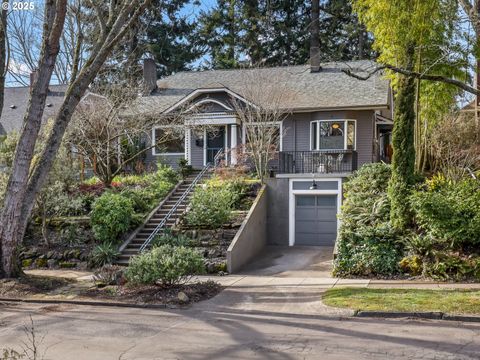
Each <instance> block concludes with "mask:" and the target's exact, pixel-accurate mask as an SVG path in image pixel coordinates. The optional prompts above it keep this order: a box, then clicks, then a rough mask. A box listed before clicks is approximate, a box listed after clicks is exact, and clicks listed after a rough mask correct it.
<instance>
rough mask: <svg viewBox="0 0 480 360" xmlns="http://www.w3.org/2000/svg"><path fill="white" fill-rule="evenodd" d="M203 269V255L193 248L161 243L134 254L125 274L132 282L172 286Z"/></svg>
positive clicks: (200, 272) (199, 272)
mask: <svg viewBox="0 0 480 360" xmlns="http://www.w3.org/2000/svg"><path fill="white" fill-rule="evenodd" d="M204 271H205V265H204V261H203V257H202V256H201V255H200V254H199V253H198V252H197V251H195V250H194V249H190V248H186V247H183V246H170V245H163V246H159V247H155V248H153V249H152V250H150V251H147V252H144V253H142V254H140V255H137V256H134V257H133V258H132V259H131V260H130V263H129V265H128V268H127V270H126V272H125V276H126V278H127V280H128V281H130V282H131V283H133V284H146V285H154V284H156V283H161V284H162V285H164V286H172V285H177V284H182V283H185V282H186V281H188V280H189V279H190V277H191V276H193V275H196V274H202V273H203V272H204Z"/></svg>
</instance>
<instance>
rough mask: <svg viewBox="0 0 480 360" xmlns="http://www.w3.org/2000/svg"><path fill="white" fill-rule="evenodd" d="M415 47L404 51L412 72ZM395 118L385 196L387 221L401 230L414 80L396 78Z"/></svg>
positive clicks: (411, 164) (411, 162)
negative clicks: (387, 200)
mask: <svg viewBox="0 0 480 360" xmlns="http://www.w3.org/2000/svg"><path fill="white" fill-rule="evenodd" d="M414 54H415V47H414V46H413V45H409V46H408V48H407V50H406V67H407V69H409V70H412V68H413V63H414ZM397 91H398V92H397V96H396V98H395V115H394V122H393V124H394V125H393V132H392V146H393V159H392V177H391V178H390V181H389V184H388V196H389V198H390V202H391V210H390V221H391V223H392V225H393V226H394V227H395V228H397V229H399V230H403V229H405V228H406V226H407V225H408V224H409V222H410V221H411V214H410V209H409V206H408V201H406V199H407V198H408V195H409V193H410V189H411V186H412V185H413V181H414V173H415V146H414V133H415V79H414V78H413V77H410V76H406V75H399V81H398V90H397Z"/></svg>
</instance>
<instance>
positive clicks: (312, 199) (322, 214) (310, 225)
mask: <svg viewBox="0 0 480 360" xmlns="http://www.w3.org/2000/svg"><path fill="white" fill-rule="evenodd" d="M336 237H337V195H296V196H295V245H318V246H333V245H335V239H336Z"/></svg>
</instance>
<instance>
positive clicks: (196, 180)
mask: <svg viewBox="0 0 480 360" xmlns="http://www.w3.org/2000/svg"><path fill="white" fill-rule="evenodd" d="M211 166H212V165H211V164H210V163H208V164H207V165H206V166H204V167H203V169H202V171H200V172H199V173H198V175H197V176H196V177H195V179H194V180H193V181H192V183H191V184H190V185H189V186H188V188H187V190H185V192H184V193H183V194H182V196H181V197H180V199H178V200H177V202H176V203H175V205H173V207H172V208H171V209H170V211H169V212H168V213H167V215H165V217H164V218H163V219H162V221H160V224H158V225H157V227H156V228H155V229H154V230H153V231H152V233H151V234H150V235H149V236H148V238H147V240H145V242H144V243H143V244H142V246H141V247H140V252H143V251H144V250H145V249H146V248H147V247H148V245H150V243H151V242H152V240H153V239H154V238H155V236H156V235H157V234H158V233H159V232H160V230H162V228H163V227H164V226H165V223H166V222H167V221H168V219H170V216H172V215H173V214H174V213H175V211H176V210H177V208H178V207H179V206H180V204H181V203H182V202H183V200H185V198H186V197H187V196H188V194H190V192H191V191H192V190H193V188H194V187H195V185H197V183H198V181H200V179H201V178H202V177H203V175H205V173H206V172H207V171H208V169H210V167H211Z"/></svg>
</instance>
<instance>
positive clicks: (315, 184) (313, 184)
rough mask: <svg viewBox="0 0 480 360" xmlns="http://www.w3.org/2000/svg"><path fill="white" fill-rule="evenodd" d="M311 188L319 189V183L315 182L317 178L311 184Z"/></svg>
mask: <svg viewBox="0 0 480 360" xmlns="http://www.w3.org/2000/svg"><path fill="white" fill-rule="evenodd" d="M310 190H317V183H316V182H315V179H313V181H312V185H311V186H310Z"/></svg>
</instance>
